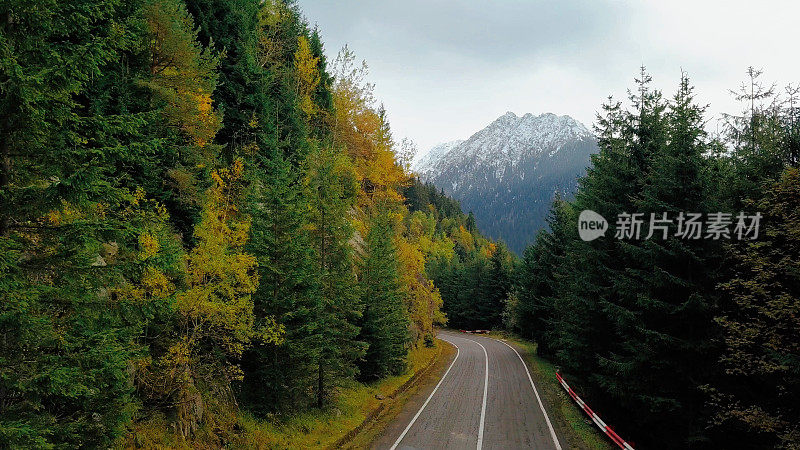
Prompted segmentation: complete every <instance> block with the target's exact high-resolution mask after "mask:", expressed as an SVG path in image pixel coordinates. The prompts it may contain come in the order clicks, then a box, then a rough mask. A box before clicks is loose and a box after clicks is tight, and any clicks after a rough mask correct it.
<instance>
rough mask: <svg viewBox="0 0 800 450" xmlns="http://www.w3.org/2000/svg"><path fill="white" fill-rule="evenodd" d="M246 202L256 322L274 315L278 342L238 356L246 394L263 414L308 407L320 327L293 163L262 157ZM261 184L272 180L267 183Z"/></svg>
mask: <svg viewBox="0 0 800 450" xmlns="http://www.w3.org/2000/svg"><path fill="white" fill-rule="evenodd" d="M251 170H253V171H254V172H255V171H259V172H260V173H255V174H253V175H252V178H253V180H254V182H253V188H252V191H251V192H250V194H249V195H250V196H251V198H250V199H249V201H248V205H249V207H250V210H251V216H252V218H253V225H252V237H251V240H250V242H249V244H248V250H249V251H250V252H252V253H253V254H254V255H257V256H258V271H259V278H260V280H261V281H260V283H259V287H258V290H257V291H256V293H255V294H254V296H253V300H254V303H255V305H254V306H255V314H256V320H257V321H258V320H261V318H264V317H269V316H270V315H274V316H275V317H276V320H277V321H278V323H279V324H281V326H282V327H283V328H284V335H283V340H282V342H281V344H280V345H278V346H274V345H257V346H254V347H253V348H252V349H251V350H250V351H249V352H247V354H246V356H245V357H244V359H243V368H244V372H245V379H244V386H243V388H244V391H243V397H244V399H245V402H246V404H247V405H248V406H249V407H250V408H251V409H253V410H256V411H259V412H261V413H265V412H270V411H274V410H293V409H301V408H303V407H304V406H307V405H309V404H311V403H312V401H313V398H312V395H311V394H312V392H313V389H314V387H315V386H316V382H317V375H316V368H317V361H318V358H319V357H320V351H321V350H320V349H321V346H322V335H323V332H324V330H322V328H321V324H320V323H319V322H318V319H319V317H318V314H319V312H320V309H321V298H320V295H321V294H320V285H319V281H318V280H317V278H316V276H317V274H318V272H317V270H316V268H315V266H316V256H315V250H314V246H313V242H312V236H311V234H310V233H309V230H308V229H307V223H308V220H309V219H310V218H309V211H308V210H309V204H308V200H307V199H306V197H305V195H306V192H305V191H304V190H303V189H302V184H300V183H299V182H298V180H297V174H296V173H294V169H293V166H292V165H291V163H290V162H289V161H287V160H286V158H284V157H283V156H281V155H279V154H278V155H274V156H273V157H271V158H262V159H261V162H260V164H259V167H258V168H256V167H254V168H252V169H251ZM261 180H269V181H268V182H264V181H261Z"/></svg>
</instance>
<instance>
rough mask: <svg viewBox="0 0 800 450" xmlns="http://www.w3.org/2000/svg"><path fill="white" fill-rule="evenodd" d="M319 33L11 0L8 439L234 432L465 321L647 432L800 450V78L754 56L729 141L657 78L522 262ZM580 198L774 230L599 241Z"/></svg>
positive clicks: (400, 365)
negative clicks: (791, 78) (435, 175)
mask: <svg viewBox="0 0 800 450" xmlns="http://www.w3.org/2000/svg"><path fill="white" fill-rule="evenodd" d="M323 31H324V30H319V29H317V28H316V27H312V26H311V25H309V23H308V22H307V21H306V19H305V18H304V17H303V15H302V12H301V10H300V8H299V6H298V5H297V4H296V3H295V2H294V1H291V0H266V1H256V0H126V1H123V0H70V1H56V0H36V1H27V0H10V1H6V2H3V3H2V4H0V447H3V448H5V447H9V448H82V447H86V448H108V447H120V446H122V447H137V446H140V445H141V442H151V441H149V440H148V439H150V436H147V435H148V433H152V432H153V430H160V431H159V432H163V433H170V434H171V435H174V436H175V437H176V439H178V440H179V441H180V442H182V443H184V444H185V443H188V444H187V445H189V446H202V447H209V448H216V447H224V446H234V447H235V446H237V445H240V446H241V442H240V441H237V439H238V438H239V437H240V436H241V435H242V433H244V431H243V430H242V428H241V424H240V422H239V418H240V417H242V416H247V417H254V418H256V419H257V420H265V421H274V422H280V421H281V420H283V419H284V418H286V417H292V416H294V415H297V414H303V413H308V412H312V413H313V412H315V411H323V410H325V408H326V407H328V406H329V405H330V404H331V403H332V402H334V401H335V400H336V398H337V396H340V395H342V394H341V392H342V388H343V386H348V385H350V384H352V383H374V382H377V381H380V380H384V379H386V378H387V377H391V376H395V375H398V374H402V373H404V372H405V371H406V370H407V369H408V365H409V356H408V355H409V352H410V351H411V350H413V349H416V348H419V347H422V346H432V345H436V344H435V339H434V338H435V335H436V328H437V327H441V326H445V325H447V326H449V327H451V328H455V329H471V330H474V329H497V330H499V329H505V330H508V331H513V332H515V333H517V334H518V335H520V336H522V337H524V338H527V339H529V340H531V341H535V342H536V343H537V348H538V354H539V356H541V357H543V358H545V359H547V360H550V361H552V362H553V363H554V364H556V365H557V366H558V368H559V369H560V370H561V372H562V373H564V374H565V376H567V377H569V379H570V380H571V382H574V384H575V385H576V386H580V388H581V392H582V396H583V397H584V398H585V399H587V400H590V401H591V403H592V405H597V408H598V409H599V410H601V411H602V412H603V417H604V419H605V420H606V421H607V422H609V423H614V424H616V428H617V431H618V432H619V433H620V434H623V435H625V436H628V437H629V438H630V440H631V441H634V442H636V443H637V444H638V445H639V446H641V447H642V448H800V425H799V424H800V407H798V404H797V401H796V399H797V397H798V395H800V169H798V163H799V162H800V106H799V105H798V103H799V102H800V97H798V95H799V94H800V90H798V89H797V88H793V87H792V86H789V87H786V88H785V89H784V88H782V87H781V88H778V87H775V86H772V85H770V84H769V83H768V82H766V81H764V76H763V75H761V73H760V71H758V70H755V69H752V68H751V69H750V70H749V71H748V72H747V78H746V80H745V83H744V84H743V85H742V89H741V91H739V92H738V97H737V99H738V100H740V101H741V104H742V111H740V112H736V113H732V114H730V115H728V116H726V117H725V124H726V125H725V127H724V129H723V130H722V131H721V132H719V133H717V134H713V135H712V134H710V133H708V132H707V127H706V123H707V120H708V118H707V117H706V112H705V109H706V108H705V106H704V105H702V104H699V103H698V102H697V101H696V100H695V92H694V88H693V86H692V83H691V81H690V79H689V76H688V75H683V76H682V77H681V78H680V79H679V80H676V81H677V83H676V84H677V88H676V89H674V91H675V94H674V96H669V97H668V96H665V95H663V94H662V92H661V91H660V90H659V89H658V88H656V87H655V86H653V83H652V81H651V79H650V77H649V75H648V74H647V72H646V70H645V69H644V68H642V71H641V73H640V74H639V75H638V76H637V77H636V81H635V85H634V86H633V87H632V88H631V90H630V94H629V95H630V97H629V99H627V100H626V101H616V100H611V99H610V100H609V101H608V102H607V103H605V104H603V105H602V108H601V113H600V114H599V115H598V117H597V119H596V125H595V134H596V136H597V138H598V143H599V147H600V152H599V153H598V154H596V155H593V157H592V164H591V167H590V168H589V170H588V172H587V175H586V176H585V177H583V178H581V179H580V180H579V183H578V189H577V192H576V193H575V195H574V197H569V198H560V197H557V198H556V199H555V200H554V202H553V205H552V208H551V210H550V213H549V216H548V218H547V220H548V224H549V227H548V229H547V230H546V231H542V232H540V233H539V234H538V235H537V237H536V240H535V243H534V244H533V245H531V246H529V247H528V248H527V249H526V250H525V252H524V255H523V257H522V258H517V257H516V256H515V255H514V254H513V253H511V252H509V251H508V249H507V248H506V247H505V245H504V244H503V243H502V242H493V241H492V240H490V239H487V238H485V237H484V236H483V235H481V233H480V231H479V230H478V228H477V226H476V222H475V218H474V216H473V215H472V214H471V213H469V212H467V213H466V214H465V213H464V212H462V209H461V207H460V205H459V204H458V202H456V201H454V200H452V199H450V198H448V197H446V196H445V195H444V193H443V191H441V189H438V188H437V187H435V186H433V185H431V184H426V183H423V182H420V181H419V180H418V179H417V178H415V177H414V176H413V174H412V173H411V172H410V169H409V164H410V152H411V149H410V147H411V145H410V144H409V143H408V142H405V141H397V140H396V139H395V138H394V137H393V135H392V130H391V128H390V124H389V122H388V120H387V116H386V111H385V110H384V107H383V105H382V104H380V102H379V101H378V100H377V99H376V98H375V96H374V94H373V85H372V84H371V83H370V81H369V79H368V70H367V66H366V63H362V62H360V61H359V60H358V59H357V57H356V55H355V54H354V53H353V52H352V51H351V50H349V49H348V48H347V47H344V48H343V49H342V50H341V51H339V53H338V57H336V58H335V59H334V60H329V59H328V58H326V56H325V52H324V44H323V41H322V37H321V35H322V34H323ZM587 209H588V210H592V211H595V212H597V213H599V214H601V215H602V216H604V217H605V218H607V219H609V222H613V218H615V217H617V215H618V214H620V213H623V212H634V211H635V212H641V213H644V214H645V215H649V214H650V213H659V214H661V213H668V214H669V215H670V217H674V216H677V215H678V214H679V213H681V212H693V213H702V214H712V213H715V212H734V213H735V212H739V211H749V212H756V211H758V212H760V213H761V214H762V215H763V217H762V219H761V230H760V234H759V236H758V239H754V240H737V239H697V240H687V239H681V238H679V237H676V233H678V230H676V229H675V227H674V225H672V226H671V228H669V229H668V234H669V237H668V238H666V239H663V240H657V239H653V240H646V239H639V240H621V239H614V237H613V230H611V231H610V232H609V233H607V234H606V236H605V237H604V238H600V239H597V240H594V241H590V242H589V241H584V240H582V239H581V238H580V237H579V235H578V228H577V226H576V224H577V223H578V215H579V214H580V212H581V211H583V210H587ZM611 226H612V227H613V223H612V224H611ZM169 442H178V441H169ZM143 446H146V445H143Z"/></svg>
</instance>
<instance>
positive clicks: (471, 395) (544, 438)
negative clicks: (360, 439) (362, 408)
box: [373, 331, 563, 450]
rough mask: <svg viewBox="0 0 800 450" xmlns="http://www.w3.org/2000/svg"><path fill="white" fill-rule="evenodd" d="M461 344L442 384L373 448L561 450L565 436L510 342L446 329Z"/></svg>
mask: <svg viewBox="0 0 800 450" xmlns="http://www.w3.org/2000/svg"><path fill="white" fill-rule="evenodd" d="M439 338H440V339H443V340H445V341H447V342H449V343H451V344H452V345H454V346H455V347H456V348H457V353H456V357H455V359H453V362H452V363H451V364H450V366H449V367H448V369H447V370H446V371H445V373H444V375H443V376H442V378H441V379H440V380H439V382H438V384H437V385H436V386H434V387H433V388H432V389H430V388H429V389H428V390H427V391H426V392H422V393H420V394H418V396H417V398H416V399H412V400H411V401H409V402H408V404H407V405H406V406H405V409H404V411H403V412H402V413H401V414H400V415H399V416H398V418H397V419H395V421H394V422H392V423H391V424H390V425H389V426H388V427H387V428H386V430H385V431H384V433H383V435H382V436H381V437H380V438H379V439H378V440H377V441H376V442H375V443H374V445H373V447H374V448H378V449H390V450H395V449H398V450H410V449H478V450H481V449H548V450H551V449H556V450H561V448H562V447H561V442H562V441H563V439H561V438H560V437H559V436H558V434H557V433H556V431H555V430H554V429H553V426H552V424H551V422H550V418H549V417H548V416H547V413H546V412H545V408H544V405H543V404H542V402H541V399H540V397H539V393H538V392H537V390H536V388H535V387H534V383H533V380H532V379H531V377H530V374H529V372H528V369H527V367H526V366H525V363H524V362H523V361H522V358H521V357H520V356H519V354H518V353H517V352H516V350H514V349H513V348H512V347H510V346H509V345H507V344H506V343H504V342H502V341H499V340H496V339H491V338H488V337H483V336H475V335H469V334H464V333H455V332H449V331H448V332H441V333H439Z"/></svg>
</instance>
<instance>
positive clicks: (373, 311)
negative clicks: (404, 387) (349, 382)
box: [359, 211, 410, 380]
mask: <svg viewBox="0 0 800 450" xmlns="http://www.w3.org/2000/svg"><path fill="white" fill-rule="evenodd" d="M393 227H394V224H393V223H392V220H391V217H390V216H389V215H388V214H387V213H386V212H385V211H383V212H379V213H378V215H377V216H376V217H374V218H373V220H372V222H371V224H370V229H369V233H368V235H367V239H366V242H365V245H364V252H365V255H364V257H363V261H362V262H361V266H362V267H361V279H360V280H359V284H360V287H361V303H362V304H363V305H364V313H363V316H362V319H361V334H360V335H359V340H361V341H364V342H365V343H366V344H367V350H366V354H365V355H364V358H363V360H362V361H361V362H360V364H359V369H360V376H361V378H363V379H365V380H371V379H376V378H383V377H385V376H388V375H399V374H400V373H402V372H403V371H404V370H405V368H406V364H405V357H406V353H407V351H408V344H409V341H410V336H409V332H408V325H409V323H408V322H409V320H408V317H407V316H406V311H405V309H404V308H403V302H402V300H403V291H402V289H401V286H400V271H399V267H398V256H397V248H396V246H395V244H394V242H393V237H394V230H393Z"/></svg>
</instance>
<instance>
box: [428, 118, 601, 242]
mask: <svg viewBox="0 0 800 450" xmlns="http://www.w3.org/2000/svg"><path fill="white" fill-rule="evenodd" d="M595 152H597V144H596V141H595V138H594V136H593V134H592V133H591V132H590V131H589V130H588V129H587V128H586V127H585V126H584V125H583V124H581V123H580V122H578V121H576V120H575V119H573V118H571V117H569V116H557V115H555V114H551V113H545V114H541V115H538V116H535V115H533V114H530V113H528V114H525V115H523V116H517V115H516V114H514V113H513V112H507V113H505V114H504V115H502V116H500V117H498V118H497V119H496V120H494V121H493V122H492V123H490V124H489V125H488V126H487V127H486V128H484V129H482V130H480V131H478V132H477V133H475V134H473V135H472V136H471V137H470V138H469V139H467V140H466V141H454V142H449V143H446V144H440V145H437V146H436V147H434V148H432V149H431V150H430V151H429V152H428V153H426V154H424V155H422V156H421V157H420V158H418V159H417V160H415V161H414V162H413V163H412V169H413V170H414V171H415V172H416V173H417V174H418V175H419V176H420V178H421V179H422V180H424V181H430V182H432V183H434V184H435V185H436V186H438V187H440V188H442V189H444V191H445V192H446V193H447V194H449V195H450V196H452V197H454V198H456V199H458V200H459V201H461V204H462V206H463V209H464V211H473V213H474V214H475V218H476V220H477V222H478V225H479V227H480V228H481V230H482V231H483V232H484V233H486V234H488V235H489V236H491V237H493V238H500V239H503V240H504V241H505V242H506V243H507V244H508V246H509V248H511V249H512V250H514V251H515V252H517V253H521V251H522V250H523V249H524V247H525V245H527V244H528V243H530V242H531V241H532V240H533V237H534V236H535V233H536V232H537V231H538V230H539V229H541V228H542V227H544V226H545V225H546V222H545V218H546V216H547V212H548V210H549V207H550V203H551V202H552V198H553V196H554V194H555V193H559V194H561V195H562V196H564V195H571V194H572V192H573V191H574V189H575V186H576V180H577V177H578V176H580V175H583V173H584V172H585V169H586V167H587V166H588V165H589V160H590V155H591V153H595Z"/></svg>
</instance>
